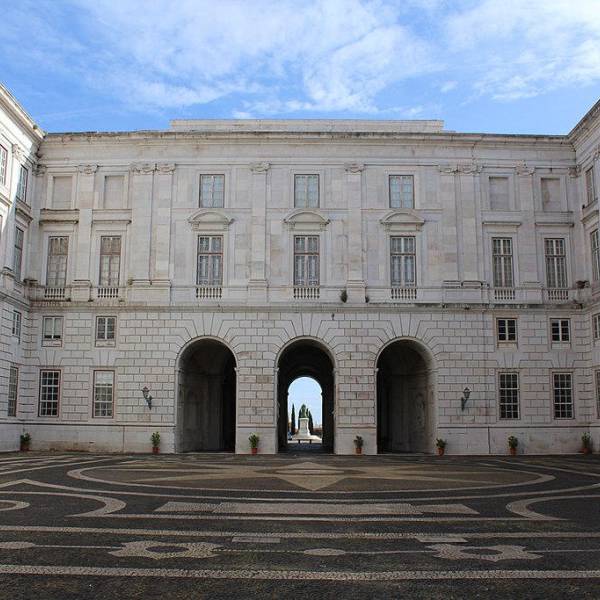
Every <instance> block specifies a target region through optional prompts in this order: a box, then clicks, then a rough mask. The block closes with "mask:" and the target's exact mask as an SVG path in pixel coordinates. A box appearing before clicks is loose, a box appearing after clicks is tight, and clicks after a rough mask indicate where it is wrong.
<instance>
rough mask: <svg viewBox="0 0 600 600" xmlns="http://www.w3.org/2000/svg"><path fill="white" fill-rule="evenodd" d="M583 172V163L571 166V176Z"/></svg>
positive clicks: (576, 175)
mask: <svg viewBox="0 0 600 600" xmlns="http://www.w3.org/2000/svg"><path fill="white" fill-rule="evenodd" d="M580 174H581V165H577V166H575V167H569V177H579V175H580Z"/></svg>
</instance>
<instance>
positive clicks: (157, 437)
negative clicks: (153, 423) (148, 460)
mask: <svg viewBox="0 0 600 600" xmlns="http://www.w3.org/2000/svg"><path fill="white" fill-rule="evenodd" d="M150 440H151V441H152V454H158V448H159V446H160V433H158V431H155V432H154V433H153V434H152V435H151V436H150Z"/></svg>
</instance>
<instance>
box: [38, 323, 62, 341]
mask: <svg viewBox="0 0 600 600" xmlns="http://www.w3.org/2000/svg"><path fill="white" fill-rule="evenodd" d="M62 330H63V318H62V317H44V320H43V323H42V342H47V343H48V344H50V343H51V342H60V341H61V340H62Z"/></svg>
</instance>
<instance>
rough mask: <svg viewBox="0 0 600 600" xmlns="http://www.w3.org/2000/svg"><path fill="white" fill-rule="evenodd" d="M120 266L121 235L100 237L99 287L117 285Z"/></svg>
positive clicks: (114, 286) (113, 286)
mask: <svg viewBox="0 0 600 600" xmlns="http://www.w3.org/2000/svg"><path fill="white" fill-rule="evenodd" d="M120 268H121V237H120V236H102V237H101V238H100V281H99V285H100V287H112V288H116V287H119V270H120Z"/></svg>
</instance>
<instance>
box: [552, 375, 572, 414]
mask: <svg viewBox="0 0 600 600" xmlns="http://www.w3.org/2000/svg"><path fill="white" fill-rule="evenodd" d="M552 383H553V388H554V418H555V419H572V418H573V375H572V374H571V373H553V374H552Z"/></svg>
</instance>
